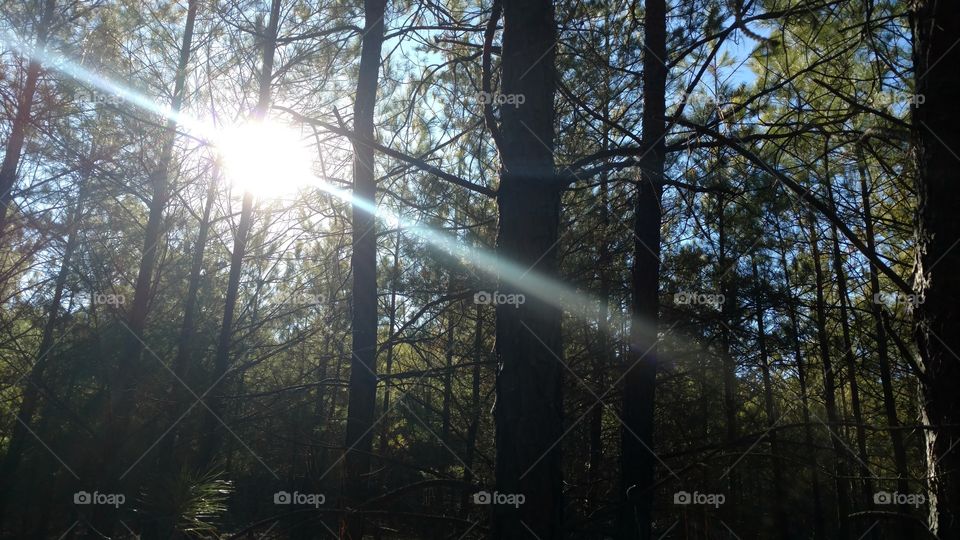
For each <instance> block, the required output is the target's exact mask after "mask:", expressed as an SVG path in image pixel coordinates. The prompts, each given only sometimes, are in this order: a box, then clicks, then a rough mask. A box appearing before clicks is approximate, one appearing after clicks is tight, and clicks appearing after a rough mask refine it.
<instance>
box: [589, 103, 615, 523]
mask: <svg viewBox="0 0 960 540" xmlns="http://www.w3.org/2000/svg"><path fill="white" fill-rule="evenodd" d="M606 112H607V109H606V108H604V113H605V114H606ZM606 141H607V132H606V131H605V132H604V149H606V148H607V144H606ZM608 181H609V178H608V175H607V174H606V173H604V174H603V175H602V176H601V177H600V235H599V237H600V248H599V251H600V253H599V261H598V263H599V264H598V267H597V271H598V272H599V274H600V276H599V277H600V312H599V317H600V319H599V320H598V321H597V351H596V353H595V354H594V355H593V356H594V360H593V384H594V385H595V387H596V388H597V392H598V395H602V394H603V393H604V392H605V391H606V388H605V384H606V383H605V380H606V377H605V374H606V370H607V369H609V368H610V366H611V365H612V356H613V355H612V354H611V349H610V341H611V339H610V335H611V334H610V289H611V287H610V281H611V280H610V270H611V267H612V263H613V257H612V255H611V254H610V244H609V243H608V241H607V234H608V232H609V230H610V208H609V204H610V203H609V196H608V194H607V189H609V185H610V184H609V182H608ZM602 461H603V403H596V404H594V406H593V409H591V410H590V463H589V471H588V476H587V483H588V488H587V508H588V511H590V512H592V511H594V510H596V509H597V508H598V507H599V506H600V500H599V489H600V486H599V482H600V464H601V462H602ZM597 536H598V537H599V533H598V535H597Z"/></svg>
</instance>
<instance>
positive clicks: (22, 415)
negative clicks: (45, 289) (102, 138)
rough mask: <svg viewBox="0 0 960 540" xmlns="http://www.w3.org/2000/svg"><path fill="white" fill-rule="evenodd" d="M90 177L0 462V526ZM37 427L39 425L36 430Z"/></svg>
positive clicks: (36, 401) (70, 225) (73, 216)
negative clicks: (0, 481)
mask: <svg viewBox="0 0 960 540" xmlns="http://www.w3.org/2000/svg"><path fill="white" fill-rule="evenodd" d="M90 159H91V160H92V159H93V157H92V156H91V158H90ZM85 165H86V164H85ZM89 176H90V170H89V166H85V167H84V168H83V170H82V172H81V180H80V187H79V191H78V193H77V202H76V203H75V204H74V207H73V210H72V211H71V212H70V218H69V221H68V222H67V229H68V231H69V233H68V234H67V241H66V244H65V245H64V248H63V259H62V260H61V261H60V270H59V272H57V277H56V280H55V282H54V287H53V298H51V299H50V305H49V306H48V307H47V321H46V323H45V324H44V326H43V334H41V337H40V347H39V348H38V349H37V353H36V358H35V359H34V362H33V367H31V368H30V373H29V374H28V375H27V377H26V384H25V385H24V386H23V398H22V399H21V401H20V408H19V409H18V410H17V416H16V421H15V423H14V424H13V430H12V432H11V434H10V442H9V443H8V445H7V453H6V454H5V455H4V457H3V462H2V463H0V478H3V479H4V480H5V482H7V485H6V486H5V488H4V489H2V490H0V524H2V523H3V519H4V516H5V510H6V507H7V503H8V502H9V500H10V499H9V498H10V496H11V495H13V493H12V492H11V489H10V488H11V487H13V486H14V485H15V481H16V473H17V469H18V468H19V466H20V461H21V459H22V458H23V455H24V452H25V450H26V449H27V447H28V444H29V442H30V437H32V435H31V434H30V431H31V428H30V427H29V426H30V425H32V424H33V416H34V414H35V413H36V411H37V407H38V406H39V405H40V394H41V389H42V388H44V382H43V376H44V373H45V372H46V369H47V365H48V364H49V361H50V352H51V350H52V348H53V345H54V332H56V329H57V324H58V323H59V322H60V305H61V302H62V300H63V291H64V289H65V288H66V284H67V277H68V276H69V275H70V271H71V268H72V266H71V265H72V264H73V262H72V260H73V252H74V251H75V250H76V247H77V229H78V227H79V226H80V218H81V216H82V215H83V203H84V199H85V198H86V197H85V195H86V186H87V182H88V181H89ZM35 428H36V426H34V428H33V429H35Z"/></svg>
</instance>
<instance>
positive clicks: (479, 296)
mask: <svg viewBox="0 0 960 540" xmlns="http://www.w3.org/2000/svg"><path fill="white" fill-rule="evenodd" d="M492 301H493V295H492V294H490V293H488V292H487V291H480V292H478V293H476V294H474V295H473V303H474V304H480V305H482V306H487V305H490V302H492Z"/></svg>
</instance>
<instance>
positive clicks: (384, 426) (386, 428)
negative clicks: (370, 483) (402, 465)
mask: <svg viewBox="0 0 960 540" xmlns="http://www.w3.org/2000/svg"><path fill="white" fill-rule="evenodd" d="M399 279H400V233H397V243H396V245H395V246H394V248H393V270H392V275H391V278H390V311H389V312H388V316H389V318H390V321H389V323H388V328H387V336H388V337H389V341H388V342H387V354H386V362H385V365H384V370H383V373H384V375H385V376H386V377H390V373H391V372H392V371H393V351H394V341H395V339H396V336H394V335H393V332H394V329H395V328H396V326H397V285H398V283H399ZM381 403H383V405H381V406H380V409H381V411H382V412H381V413H380V414H382V415H383V418H382V419H381V420H380V442H379V444H378V448H379V452H380V455H381V456H384V455H386V453H387V444H388V437H389V435H390V415H389V411H390V383H389V381H388V382H387V383H386V384H384V385H383V400H382V402H381Z"/></svg>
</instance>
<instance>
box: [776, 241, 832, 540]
mask: <svg viewBox="0 0 960 540" xmlns="http://www.w3.org/2000/svg"><path fill="white" fill-rule="evenodd" d="M779 232H780V231H779V230H778V231H777V233H778V234H779ZM780 245H781V246H782V245H784V244H783V241H782V238H781V242H780ZM780 264H781V266H782V268H783V283H784V288H785V290H786V292H787V316H788V318H789V319H790V342H791V343H792V345H793V357H794V360H795V361H796V364H797V379H798V382H799V383H800V402H801V405H802V406H803V442H804V445H805V446H806V448H807V451H808V452H809V453H810V456H811V457H812V463H811V467H810V470H811V474H810V484H811V486H810V491H811V495H812V498H813V532H814V538H816V539H817V540H824V539H825V538H826V537H827V533H826V525H825V523H824V517H823V500H822V498H821V495H820V463H819V462H818V460H817V448H816V447H815V446H814V444H813V426H812V425H811V424H810V402H809V390H808V386H807V385H808V382H807V366H806V365H805V364H804V361H803V353H802V351H801V349H800V323H799V316H798V315H797V299H796V297H795V296H794V295H793V293H792V291H793V287H792V286H791V284H790V271H789V269H788V267H787V255H786V251H783V252H781V256H780Z"/></svg>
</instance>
